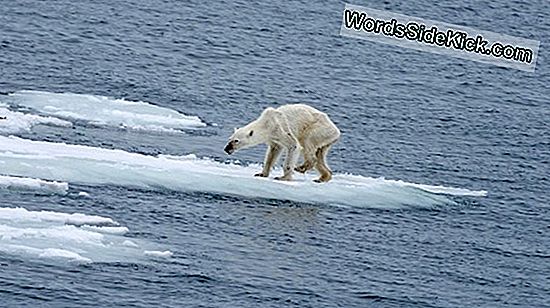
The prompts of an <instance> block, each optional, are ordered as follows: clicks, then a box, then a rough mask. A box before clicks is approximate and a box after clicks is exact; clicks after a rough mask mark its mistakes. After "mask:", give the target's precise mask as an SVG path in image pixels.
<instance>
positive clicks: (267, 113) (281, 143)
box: [226, 104, 340, 182]
mask: <svg viewBox="0 0 550 308" xmlns="http://www.w3.org/2000/svg"><path fill="white" fill-rule="evenodd" d="M339 137H340V131H339V130H338V128H337V127H336V125H334V123H332V121H331V120H330V119H329V118H328V116H327V115H326V114H325V113H323V112H321V111H319V110H317V109H315V108H313V107H310V106H308V105H304V104H292V105H284V106H281V107H279V108H277V109H274V108H271V107H269V108H267V109H265V110H264V111H263V112H262V114H261V115H260V117H259V118H258V119H256V120H254V121H252V122H251V123H249V124H248V125H246V126H244V127H241V128H239V129H236V130H235V132H234V133H233V135H232V136H231V137H230V138H229V143H228V145H227V147H226V149H229V151H228V153H230V154H231V153H233V152H234V151H237V150H240V149H245V148H248V147H251V146H255V145H258V144H262V143H265V144H267V145H268V150H267V153H266V159H265V163H264V168H263V171H262V172H261V173H258V174H257V176H264V177H267V176H269V172H270V171H271V168H272V167H273V164H274V163H275V162H276V161H277V159H278V157H279V155H280V152H281V151H283V150H284V151H285V153H286V159H285V163H284V175H283V176H282V177H279V178H277V179H281V180H291V179H292V172H293V170H294V167H295V164H296V160H297V158H298V155H299V154H300V153H302V154H303V155H304V164H303V165H302V166H300V167H298V168H296V170H298V171H300V172H306V171H308V170H310V169H312V168H313V167H315V168H316V169H317V170H318V171H319V172H320V173H321V178H319V180H318V181H321V182H326V181H328V180H330V178H331V174H332V172H331V171H330V169H329V168H328V166H327V165H326V162H325V157H326V154H327V152H328V150H329V149H330V146H331V145H332V144H333V143H334V142H336V141H337V140H338V138H339Z"/></svg>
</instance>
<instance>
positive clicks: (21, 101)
mask: <svg viewBox="0 0 550 308" xmlns="http://www.w3.org/2000/svg"><path fill="white" fill-rule="evenodd" d="M6 100H7V102H8V103H10V104H13V105H18V106H25V107H29V108H32V109H34V110H37V111H39V112H41V113H44V114H48V115H53V116H56V117H61V118H67V119H76V120H82V121H86V122H88V123H90V124H93V125H99V126H113V127H121V128H128V129H134V130H146V131H161V132H175V131H181V130H184V129H192V128H198V127H204V126H206V124H205V123H203V122H202V121H201V120H200V119H199V118H198V117H196V116H188V115H185V114H182V113H179V112H177V111H175V110H172V109H168V108H163V107H159V106H155V105H152V104H149V103H146V102H134V101H126V100H124V99H112V98H108V97H104V96H96V95H86V94H73V93H50V92H41V91H18V92H15V93H11V94H9V95H8V97H7V98H6Z"/></svg>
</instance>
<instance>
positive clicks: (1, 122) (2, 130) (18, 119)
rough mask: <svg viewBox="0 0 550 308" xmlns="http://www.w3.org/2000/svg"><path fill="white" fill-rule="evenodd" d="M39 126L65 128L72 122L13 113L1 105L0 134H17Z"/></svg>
mask: <svg viewBox="0 0 550 308" xmlns="http://www.w3.org/2000/svg"><path fill="white" fill-rule="evenodd" d="M38 124H45V125H53V126H63V127H71V126H72V123H71V122H67V121H65V120H61V119H57V118H53V117H43V116H39V115H33V114H26V113H21V112H17V111H11V110H9V109H8V108H5V107H2V105H0V134H15V133H19V132H25V131H29V130H30V129H31V128H32V127H33V126H35V125H38Z"/></svg>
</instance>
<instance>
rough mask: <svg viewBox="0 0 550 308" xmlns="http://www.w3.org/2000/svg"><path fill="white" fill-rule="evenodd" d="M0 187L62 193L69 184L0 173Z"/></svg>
mask: <svg viewBox="0 0 550 308" xmlns="http://www.w3.org/2000/svg"><path fill="white" fill-rule="evenodd" d="M0 172H2V169H1V168H0ZM0 189H9V190H17V191H32V192H36V193H45V194H61V195H63V194H66V193H67V190H68V189H69V184H68V183H65V182H56V181H45V180H41V179H35V178H23V177H15V176H6V175H0Z"/></svg>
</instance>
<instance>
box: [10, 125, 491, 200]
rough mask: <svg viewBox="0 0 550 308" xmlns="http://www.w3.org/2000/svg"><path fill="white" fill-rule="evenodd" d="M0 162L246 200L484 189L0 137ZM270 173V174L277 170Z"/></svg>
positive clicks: (15, 171)
mask: <svg viewBox="0 0 550 308" xmlns="http://www.w3.org/2000/svg"><path fill="white" fill-rule="evenodd" d="M4 149H10V150H4ZM0 164H1V165H2V166H3V172H5V173H8V174H12V175H19V176H33V177H41V178H50V179H54V180H59V181H68V182H74V183H81V184H101V185H111V184H112V185H123V186H137V187H145V188H151V189H154V188H161V189H170V190H178V191H202V192H211V193H220V194H229V195H240V196H244V197H252V198H258V197H259V198H267V199H281V200H290V201H297V202H308V203H323V204H334V205H348V206H366V207H378V208H399V207H407V206H409V207H410V206H412V207H430V206H434V205H442V204H452V203H453V202H452V201H451V200H450V199H449V198H447V196H448V195H461V196H464V195H470V196H481V195H484V194H485V192H483V191H470V190H466V189H455V188H444V189H443V188H442V187H441V186H429V185H419V184H414V183H406V182H402V181H394V180H386V179H383V178H370V177H363V176H358V175H348V174H335V175H334V178H333V180H332V181H331V182H329V183H325V184H318V183H314V182H313V181H312V180H313V179H314V177H315V175H313V174H308V175H305V176H298V175H297V176H296V180H295V181H293V182H281V181H274V180H272V179H267V178H257V177H254V176H253V174H254V173H256V172H257V171H258V169H259V168H260V167H259V165H249V166H242V165H235V164H231V163H219V162H216V161H213V160H210V159H199V158H196V157H195V156H192V155H189V156H183V157H174V156H158V157H154V156H148V155H142V154H137V153H129V152H125V151H121V150H110V149H103V148H96V147H89V146H80V145H67V144H63V143H51V142H42V141H30V140H26V139H21V138H17V137H2V136H0ZM274 172H275V173H276V174H277V173H280V172H281V171H280V170H275V171H274ZM441 193H444V194H441Z"/></svg>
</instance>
